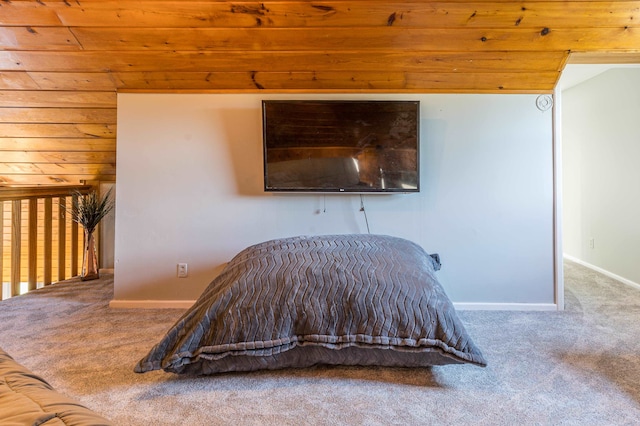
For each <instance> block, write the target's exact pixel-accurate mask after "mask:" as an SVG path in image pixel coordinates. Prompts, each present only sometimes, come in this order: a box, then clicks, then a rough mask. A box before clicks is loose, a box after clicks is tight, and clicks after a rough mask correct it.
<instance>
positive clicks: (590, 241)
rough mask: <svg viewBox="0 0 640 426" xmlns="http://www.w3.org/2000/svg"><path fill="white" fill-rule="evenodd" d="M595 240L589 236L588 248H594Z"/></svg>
mask: <svg viewBox="0 0 640 426" xmlns="http://www.w3.org/2000/svg"><path fill="white" fill-rule="evenodd" d="M595 246H596V242H595V240H594V239H593V238H589V248H591V249H592V248H595Z"/></svg>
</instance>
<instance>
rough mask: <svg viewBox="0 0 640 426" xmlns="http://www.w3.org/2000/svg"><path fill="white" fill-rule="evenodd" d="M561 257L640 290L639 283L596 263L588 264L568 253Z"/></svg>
mask: <svg viewBox="0 0 640 426" xmlns="http://www.w3.org/2000/svg"><path fill="white" fill-rule="evenodd" d="M562 257H563V258H564V259H566V260H570V261H571V262H574V263H577V264H578V265H582V266H584V267H585V268H589V269H592V270H594V271H596V272H599V273H601V274H602V275H606V276H607V277H609V278H613V279H614V280H616V281H620V282H621V283H623V284H626V285H628V286H630V287H633V288H637V289H639V290H640V284H638V283H637V282H634V281H631V280H628V279H626V278H624V277H621V276H620V275H616V274H614V273H613V272H609V271H607V270H606V269H602V268H600V267H598V266H596V265H592V264H590V263H588V262H585V261H584V260H580V259H578V258H577V257H573V256H571V255H568V254H563V255H562Z"/></svg>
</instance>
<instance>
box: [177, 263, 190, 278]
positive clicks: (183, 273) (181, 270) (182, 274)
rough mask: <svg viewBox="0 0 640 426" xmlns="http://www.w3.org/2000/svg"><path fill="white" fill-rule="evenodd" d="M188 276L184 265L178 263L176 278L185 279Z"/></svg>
mask: <svg viewBox="0 0 640 426" xmlns="http://www.w3.org/2000/svg"><path fill="white" fill-rule="evenodd" d="M187 275H189V271H188V270H187V264H186V263H178V278H186V277H187Z"/></svg>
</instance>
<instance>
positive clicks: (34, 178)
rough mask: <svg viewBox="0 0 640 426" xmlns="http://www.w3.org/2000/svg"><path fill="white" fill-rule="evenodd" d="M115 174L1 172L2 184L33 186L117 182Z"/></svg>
mask: <svg viewBox="0 0 640 426" xmlns="http://www.w3.org/2000/svg"><path fill="white" fill-rule="evenodd" d="M115 177H116V176H115V174H114V173H109V174H105V175H100V174H96V175H87V174H66V173H55V174H11V175H3V174H2V173H1V172H0V186H12V187H13V186H15V187H25V188H31V187H33V186H39V185H80V184H82V182H85V181H88V180H91V181H101V182H115V180H116V179H115Z"/></svg>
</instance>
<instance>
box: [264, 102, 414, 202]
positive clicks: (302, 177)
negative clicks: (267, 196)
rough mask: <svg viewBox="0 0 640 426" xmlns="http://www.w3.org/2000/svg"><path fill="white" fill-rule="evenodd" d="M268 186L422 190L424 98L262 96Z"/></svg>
mask: <svg viewBox="0 0 640 426" xmlns="http://www.w3.org/2000/svg"><path fill="white" fill-rule="evenodd" d="M262 118H263V123H262V124H263V142H264V189H265V191H283V192H338V193H340V192H352V193H353V192H355V193H393V192H418V191H419V189H420V185H419V182H420V173H419V158H420V157H419V145H420V142H419V141H420V137H419V122H420V120H419V118H420V103H419V102H418V101H335V100H319V101H307V100H304V101H303V100H286V101H283V100H264V101H262Z"/></svg>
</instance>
